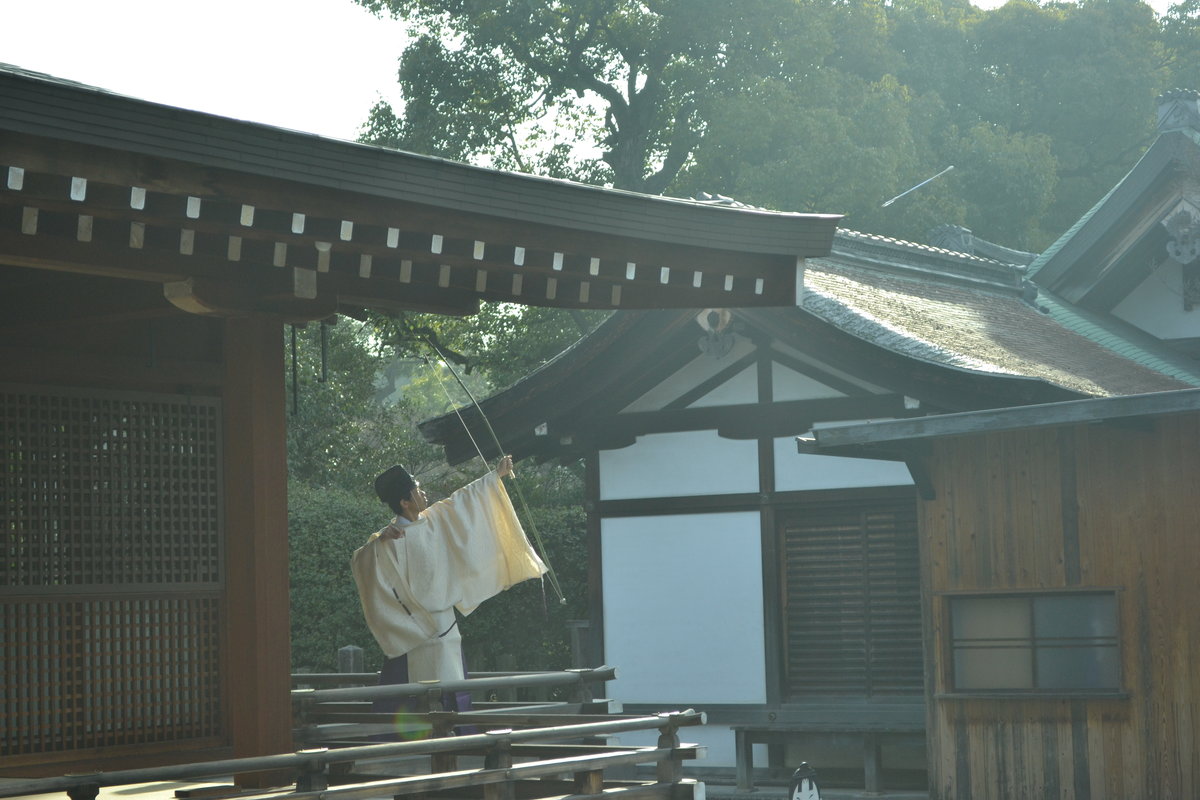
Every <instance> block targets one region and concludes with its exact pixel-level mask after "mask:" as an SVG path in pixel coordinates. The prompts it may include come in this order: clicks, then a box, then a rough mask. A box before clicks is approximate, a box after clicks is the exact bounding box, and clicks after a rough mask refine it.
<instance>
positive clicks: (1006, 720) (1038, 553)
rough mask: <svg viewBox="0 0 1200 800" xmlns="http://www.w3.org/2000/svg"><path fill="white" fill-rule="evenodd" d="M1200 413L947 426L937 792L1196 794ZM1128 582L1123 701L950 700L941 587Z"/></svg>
mask: <svg viewBox="0 0 1200 800" xmlns="http://www.w3.org/2000/svg"><path fill="white" fill-rule="evenodd" d="M1198 445H1200V415H1197V414H1189V415H1177V416H1169V417H1159V418H1157V419H1151V420H1148V421H1145V422H1140V423H1137V424H1130V425H1122V426H1118V425H1110V424H1096V425H1081V426H1073V427H1065V428H1053V429H1045V430H1033V431H1017V432H1009V433H1001V434H991V435H982V436H969V437H958V438H948V439H943V440H940V441H938V442H937V443H936V444H935V450H934V456H933V458H932V459H931V465H932V473H933V484H934V486H935V488H936V492H937V496H936V498H935V499H933V500H932V501H927V502H923V503H922V504H921V509H920V516H921V531H922V534H921V536H922V542H921V545H922V569H923V575H922V582H923V590H924V593H925V596H926V609H927V612H930V611H931V612H932V613H931V614H927V617H926V624H927V633H928V636H927V650H926V658H927V663H928V664H930V665H932V668H931V669H929V670H927V677H926V681H927V688H928V691H929V693H930V696H931V697H932V698H933V700H932V702H931V703H930V707H929V726H928V727H929V753H930V789H931V797H934V798H939V799H942V798H944V799H947V800H948V799H949V798H965V797H970V798H972V799H973V800H978V799H979V798H1005V799H1006V800H1008V799H1009V798H1042V797H1061V798H1064V799H1066V800H1084V798H1092V800H1103V799H1104V798H1121V800H1130V799H1131V798H1146V799H1147V800H1150V799H1151V798H1165V797H1196V796H1197V795H1198V794H1200V753H1198V751H1197V744H1198V743H1200V708H1198V700H1197V698H1198V697H1200V659H1197V654H1198V652H1200V649H1198V647H1197V645H1198V644H1200V629H1198V628H1197V624H1196V621H1195V615H1194V613H1192V609H1194V608H1196V607H1197V604H1198V603H1200V547H1197V536H1200V502H1198V501H1197V497H1196V485H1197V478H1198V477H1200V452H1198V447H1197V446H1198ZM1073 587H1081V588H1086V587H1096V588H1109V589H1114V590H1116V592H1117V598H1118V614H1119V619H1118V624H1119V635H1120V649H1121V670H1122V679H1121V688H1122V691H1123V694H1122V696H1119V697H1115V698H1112V697H1110V698H1046V699H1001V698H980V697H978V696H974V697H955V696H952V695H951V696H948V695H947V692H948V687H949V686H950V682H949V679H950V676H949V674H948V671H949V666H948V664H949V657H948V646H947V631H946V630H945V625H946V621H947V614H946V604H947V596H946V595H945V594H944V593H947V592H949V593H954V592H964V591H989V590H1055V589H1064V588H1073Z"/></svg>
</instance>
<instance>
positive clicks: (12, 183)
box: [8, 167, 25, 192]
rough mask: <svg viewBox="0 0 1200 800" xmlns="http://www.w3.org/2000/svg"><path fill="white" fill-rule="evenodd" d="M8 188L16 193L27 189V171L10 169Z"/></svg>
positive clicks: (18, 168)
mask: <svg viewBox="0 0 1200 800" xmlns="http://www.w3.org/2000/svg"><path fill="white" fill-rule="evenodd" d="M8 188H10V189H12V190H13V191H14V192H19V191H21V190H22V189H24V188H25V169H24V168H23V167H9V168H8Z"/></svg>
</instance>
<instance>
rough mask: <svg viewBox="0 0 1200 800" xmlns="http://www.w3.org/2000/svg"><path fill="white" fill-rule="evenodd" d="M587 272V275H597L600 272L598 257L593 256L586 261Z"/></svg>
mask: <svg viewBox="0 0 1200 800" xmlns="http://www.w3.org/2000/svg"><path fill="white" fill-rule="evenodd" d="M588 274H589V275H599V274H600V259H598V258H595V257H593V258H591V259H590V260H589V261H588Z"/></svg>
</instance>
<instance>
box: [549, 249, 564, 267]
mask: <svg viewBox="0 0 1200 800" xmlns="http://www.w3.org/2000/svg"><path fill="white" fill-rule="evenodd" d="M552 266H553V267H554V269H556V270H562V268H563V254H562V253H555V254H554V263H553V265H552Z"/></svg>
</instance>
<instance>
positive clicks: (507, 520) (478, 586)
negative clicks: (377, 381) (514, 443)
mask: <svg viewBox="0 0 1200 800" xmlns="http://www.w3.org/2000/svg"><path fill="white" fill-rule="evenodd" d="M511 473H512V458H511V457H509V456H506V457H505V458H504V459H503V460H502V461H501V462H500V465H499V467H497V469H496V470H495V471H493V472H490V473H488V474H487V475H484V476H483V477H482V478H480V479H478V480H476V481H474V482H472V483H470V484H468V485H466V486H464V487H462V488H461V489H459V490H458V491H456V492H454V493H453V494H451V495H450V496H449V497H447V498H446V499H445V500H441V501H439V502H437V503H434V504H433V505H427V499H426V496H425V492H424V491H423V490H422V489H421V486H420V483H419V482H417V481H416V480H415V479H413V477H412V476H411V475H409V473H408V472H407V471H406V470H405V469H404V468H403V467H400V466H395V467H392V468H390V469H388V470H387V471H385V472H384V473H383V474H381V475H380V476H379V477H378V478H377V479H376V480H375V491H376V494H377V495H378V496H379V499H380V500H382V501H383V502H384V503H386V504H387V505H388V506H389V507H390V508H391V509H392V511H393V512H394V513H395V514H396V517H395V518H394V519H393V520H392V521H391V523H389V524H388V525H387V526H386V527H384V528H383V529H382V530H380V531H377V532H376V533H373V534H372V535H371V537H370V538H369V539H368V540H367V543H366V544H364V545H363V546H362V547H360V548H359V549H358V550H356V551H355V552H354V555H353V556H352V557H351V569H352V571H353V573H354V581H355V584H356V585H357V587H358V595H359V599H360V601H361V602H362V608H363V614H364V616H365V617H366V621H367V627H368V628H369V629H370V630H371V633H372V634H373V635H374V637H375V640H376V641H377V642H378V643H379V646H380V648H381V649H382V650H383V652H384V655H385V656H387V661H386V662H385V663H384V668H383V670H382V672H381V674H380V683H415V682H417V681H428V680H441V681H446V680H458V679H461V678H463V677H465V666H464V664H463V657H462V637H461V635H460V633H459V630H458V624H457V620H458V618H457V616H456V613H455V612H456V611H457V612H458V613H460V614H462V615H464V616H465V615H467V614H470V613H471V612H472V611H473V610H474V609H475V608H476V607H478V606H479V604H480V603H482V602H483V601H484V600H486V599H488V598H489V597H492V596H494V595H496V594H499V593H500V592H501V591H503V590H505V589H507V588H509V587H510V586H513V585H514V584H517V583H520V582H521V581H525V580H529V579H531V578H538V577H541V575H543V574H544V573H545V572H546V566H545V565H544V564H543V563H542V560H541V559H540V558H538V555H537V553H536V552H535V551H534V549H533V547H532V546H530V544H529V540H528V539H527V538H526V536H525V531H524V530H523V529H522V527H521V523H520V521H519V520H518V519H517V514H516V511H515V510H514V509H513V505H512V501H511V500H509V497H508V492H507V491H506V490H505V488H504V482H503V480H502V479H503V478H504V477H505V476H507V475H509V474H511ZM446 700H447V701H448V702H447V706H448V707H450V706H453V707H454V708H456V710H466V709H465V708H464V707H462V705H461V702H456V701H455V700H454V699H453V698H446ZM399 705H400V703H398V702H392V703H377V704H376V706H375V709H376V710H380V711H391V710H394V709H395V708H396V707H398V706H399Z"/></svg>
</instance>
